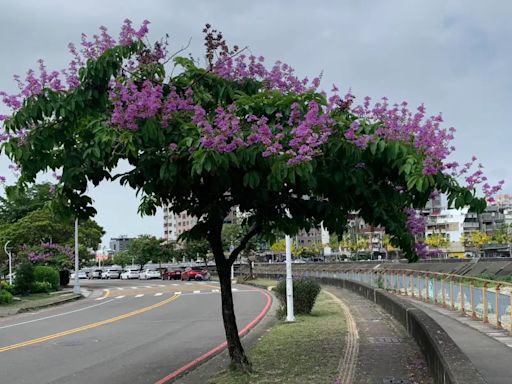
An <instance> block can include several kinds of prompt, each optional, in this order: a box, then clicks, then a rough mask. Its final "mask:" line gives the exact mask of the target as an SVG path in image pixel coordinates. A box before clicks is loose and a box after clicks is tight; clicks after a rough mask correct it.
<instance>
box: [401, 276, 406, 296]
mask: <svg viewBox="0 0 512 384" xmlns="http://www.w3.org/2000/svg"><path fill="white" fill-rule="evenodd" d="M402 282H403V284H402V285H403V286H404V295H405V296H407V283H406V279H405V272H403V273H402Z"/></svg>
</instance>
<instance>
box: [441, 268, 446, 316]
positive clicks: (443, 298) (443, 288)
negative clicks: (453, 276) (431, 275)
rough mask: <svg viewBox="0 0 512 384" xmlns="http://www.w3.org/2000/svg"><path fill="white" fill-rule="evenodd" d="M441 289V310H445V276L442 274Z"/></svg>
mask: <svg viewBox="0 0 512 384" xmlns="http://www.w3.org/2000/svg"><path fill="white" fill-rule="evenodd" d="M441 288H442V289H441V292H442V301H443V308H446V275H445V274H444V273H443V276H442V277H441Z"/></svg>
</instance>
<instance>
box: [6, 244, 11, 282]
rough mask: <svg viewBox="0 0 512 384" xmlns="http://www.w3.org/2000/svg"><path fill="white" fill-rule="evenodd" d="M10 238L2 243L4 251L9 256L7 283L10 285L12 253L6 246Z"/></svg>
mask: <svg viewBox="0 0 512 384" xmlns="http://www.w3.org/2000/svg"><path fill="white" fill-rule="evenodd" d="M10 242H11V240H7V242H6V243H5V244H4V251H5V253H6V254H7V256H8V257H9V284H10V285H12V254H11V249H10V248H7V246H8V245H9V243H10Z"/></svg>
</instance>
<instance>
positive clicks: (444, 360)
mask: <svg viewBox="0 0 512 384" xmlns="http://www.w3.org/2000/svg"><path fill="white" fill-rule="evenodd" d="M269 275H270V276H269ZM265 276H266V277H274V278H281V277H283V276H284V275H283V274H281V273H278V274H268V273H265ZM316 280H318V281H319V282H320V283H322V284H328V285H334V286H337V287H341V288H346V289H350V290H351V291H353V292H356V293H357V294H359V295H361V296H363V297H365V298H367V299H368V300H371V301H373V302H374V303H376V304H378V305H380V306H381V307H382V308H384V309H385V310H386V311H387V312H388V313H390V314H391V315H392V316H393V317H394V318H395V319H396V320H397V321H398V322H399V323H400V324H402V325H403V326H404V328H405V329H406V330H407V332H408V334H409V335H411V337H413V338H414V340H415V341H416V343H417V344H418V346H419V347H420V349H421V351H422V353H423V354H424V356H425V359H426V361H427V364H428V367H429V369H430V372H431V374H432V376H433V378H434V381H435V382H436V384H484V383H486V381H485V380H484V379H483V378H482V376H481V375H480V373H479V372H478V371H477V370H476V368H475V367H474V366H473V364H472V363H471V361H470V360H469V358H468V357H467V356H466V355H465V354H464V353H463V352H462V351H461V350H460V348H459V347H458V346H457V345H456V344H455V342H454V341H453V340H452V338H451V337H450V336H449V335H448V333H447V332H446V331H445V330H444V329H443V328H441V326H440V325H439V324H437V322H436V321H434V320H433V319H432V318H431V317H430V316H428V315H427V314H426V313H425V312H423V311H422V310H421V309H420V308H418V307H416V306H415V305H414V304H412V303H409V302H406V301H404V300H402V299H400V298H399V297H396V296H394V295H392V294H390V293H387V292H386V291H384V290H383V289H379V288H374V287H371V286H369V285H367V284H364V283H360V282H356V281H351V280H345V279H333V278H326V277H324V278H317V279H316Z"/></svg>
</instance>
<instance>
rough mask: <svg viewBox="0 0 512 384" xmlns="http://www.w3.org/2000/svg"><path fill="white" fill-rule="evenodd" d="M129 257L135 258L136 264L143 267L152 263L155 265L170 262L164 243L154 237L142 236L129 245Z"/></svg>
mask: <svg viewBox="0 0 512 384" xmlns="http://www.w3.org/2000/svg"><path fill="white" fill-rule="evenodd" d="M127 255H128V256H129V258H130V262H131V258H132V257H133V259H134V262H135V264H138V265H140V266H141V267H142V266H144V265H145V264H147V263H148V262H150V261H152V262H153V263H158V262H165V261H167V260H168V255H169V251H168V249H166V248H165V247H164V246H163V245H162V241H161V240H159V239H157V238H156V237H154V236H149V235H141V236H139V237H137V238H135V239H133V240H132V241H131V242H130V244H128V249H127Z"/></svg>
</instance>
